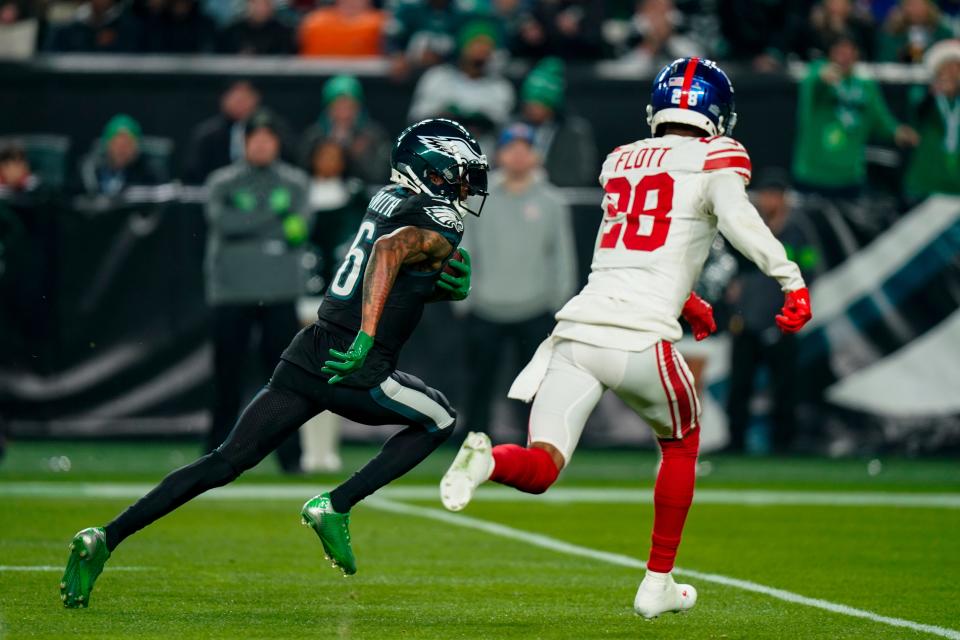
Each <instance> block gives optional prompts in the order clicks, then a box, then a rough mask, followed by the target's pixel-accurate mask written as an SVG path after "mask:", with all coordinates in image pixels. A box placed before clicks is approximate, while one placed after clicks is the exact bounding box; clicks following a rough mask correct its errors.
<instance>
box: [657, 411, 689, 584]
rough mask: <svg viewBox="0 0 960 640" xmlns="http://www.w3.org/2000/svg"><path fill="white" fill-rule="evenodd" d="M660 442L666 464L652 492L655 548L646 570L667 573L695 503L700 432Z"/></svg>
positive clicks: (670, 569)
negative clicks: (694, 489) (691, 506)
mask: <svg viewBox="0 0 960 640" xmlns="http://www.w3.org/2000/svg"><path fill="white" fill-rule="evenodd" d="M658 442H659V444H660V449H661V450H662V451H663V462H661V463H660V473H658V474H657V484H656V486H655V487H654V489H653V536H652V537H653V546H652V547H651V548H650V560H649V561H647V569H649V570H650V571H656V572H658V573H668V572H669V571H672V570H673V563H674V560H676V558H677V547H679V546H680V536H681V535H682V533H683V523H684V521H685V520H686V519H687V512H688V511H689V510H690V503H691V502H693V484H694V481H695V480H696V476H697V453H698V451H699V450H700V429H695V430H693V431H692V432H691V433H689V434H688V435H687V437H685V438H683V439H682V440H658Z"/></svg>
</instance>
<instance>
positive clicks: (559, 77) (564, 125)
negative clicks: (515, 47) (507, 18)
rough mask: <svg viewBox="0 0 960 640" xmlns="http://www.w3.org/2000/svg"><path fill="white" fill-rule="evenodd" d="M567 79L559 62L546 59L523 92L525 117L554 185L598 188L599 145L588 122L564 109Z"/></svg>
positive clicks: (531, 72)
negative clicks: (595, 185) (596, 185)
mask: <svg viewBox="0 0 960 640" xmlns="http://www.w3.org/2000/svg"><path fill="white" fill-rule="evenodd" d="M565 88H566V78H565V72H564V64H563V62H562V61H561V60H560V59H559V58H544V59H543V60H541V61H540V63H539V64H538V65H537V66H536V67H534V68H533V70H532V71H530V73H529V74H528V75H527V77H526V79H524V81H523V86H522V87H521V89H520V99H521V104H522V106H521V116H522V118H523V120H524V121H525V122H526V123H527V124H529V125H530V126H531V127H533V130H534V147H535V148H536V151H537V153H538V154H539V156H540V157H541V158H543V162H544V166H545V167H546V170H547V176H549V178H550V181H551V182H552V183H553V184H555V185H557V186H561V187H582V186H587V185H593V184H596V181H597V173H598V172H599V166H598V164H597V142H596V140H594V138H593V128H592V127H591V126H590V123H589V122H587V120H586V119H584V118H581V117H579V116H576V115H573V114H571V113H568V112H567V111H566V110H565V108H564V93H565Z"/></svg>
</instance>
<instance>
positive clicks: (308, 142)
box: [302, 75, 392, 184]
mask: <svg viewBox="0 0 960 640" xmlns="http://www.w3.org/2000/svg"><path fill="white" fill-rule="evenodd" d="M363 102H364V101H363V86H362V85H361V84H360V81H359V80H357V79H356V78H355V77H353V76H346V75H344V76H336V77H333V78H330V79H329V80H327V82H326V84H324V85H323V113H322V114H320V117H319V118H318V119H317V122H316V123H314V124H313V125H312V126H311V127H310V128H309V129H307V131H306V133H305V134H304V146H303V150H302V155H303V157H304V158H305V159H306V160H307V161H308V166H309V163H310V158H311V157H312V154H313V151H314V150H315V149H316V146H317V142H318V141H319V140H322V139H330V140H333V141H335V142H337V143H338V144H340V145H342V146H343V147H344V148H345V149H346V150H347V153H348V156H349V161H350V165H351V167H353V168H354V173H355V174H356V175H357V177H359V178H362V179H363V180H365V181H367V182H369V183H372V184H378V183H383V182H386V180H387V178H388V177H389V175H390V147H391V144H392V143H391V140H390V138H389V137H388V136H387V133H386V131H385V130H384V129H383V127H381V126H380V125H379V124H377V123H376V122H375V121H373V120H372V119H371V118H370V116H369V114H368V113H367V111H366V109H364V103H363Z"/></svg>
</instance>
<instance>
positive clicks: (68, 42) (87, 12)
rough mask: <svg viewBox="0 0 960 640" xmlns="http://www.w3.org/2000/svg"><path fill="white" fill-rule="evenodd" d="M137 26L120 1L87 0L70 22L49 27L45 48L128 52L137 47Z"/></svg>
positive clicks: (89, 51)
mask: <svg viewBox="0 0 960 640" xmlns="http://www.w3.org/2000/svg"><path fill="white" fill-rule="evenodd" d="M140 36H141V31H140V25H139V23H138V21H137V19H136V18H134V17H133V16H132V15H131V14H130V12H129V11H127V7H126V4H125V3H123V2H120V1H119V0H90V1H89V2H85V3H83V4H82V5H80V7H79V8H78V9H77V12H76V15H75V17H74V19H73V21H71V22H69V23H67V24H65V25H61V26H58V27H54V28H52V29H51V31H50V33H49V35H48V37H47V41H46V43H45V45H44V48H45V49H46V50H47V51H53V52H62V53H69V52H84V53H131V52H135V51H137V50H138V49H139V40H140Z"/></svg>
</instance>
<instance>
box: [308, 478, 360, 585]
mask: <svg viewBox="0 0 960 640" xmlns="http://www.w3.org/2000/svg"><path fill="white" fill-rule="evenodd" d="M300 522H302V523H303V524H308V525H310V528H311V529H313V530H314V531H316V532H317V535H318V536H320V542H322V543H323V551H324V557H326V559H327V560H329V561H330V562H332V563H333V566H334V567H339V568H340V570H341V571H343V575H345V576H352V575H353V574H355V573H356V572H357V560H356V558H354V557H353V549H352V548H351V547H350V513H349V512H348V513H337V512H336V511H334V510H333V506H332V505H331V504H330V494H329V493H321V494H320V495H319V496H317V497H315V498H311V499H310V500H307V502H306V504H304V505H303V509H301V510H300Z"/></svg>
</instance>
